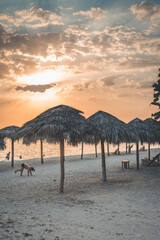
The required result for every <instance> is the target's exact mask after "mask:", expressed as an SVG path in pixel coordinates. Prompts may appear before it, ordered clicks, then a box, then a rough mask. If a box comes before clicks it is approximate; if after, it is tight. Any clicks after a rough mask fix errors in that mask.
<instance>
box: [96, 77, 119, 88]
mask: <svg viewBox="0 0 160 240" xmlns="http://www.w3.org/2000/svg"><path fill="white" fill-rule="evenodd" d="M117 79H119V76H110V77H105V78H101V79H99V80H98V81H97V82H98V84H99V85H100V86H101V87H102V86H108V87H110V86H114V85H115V81H116V80H117Z"/></svg>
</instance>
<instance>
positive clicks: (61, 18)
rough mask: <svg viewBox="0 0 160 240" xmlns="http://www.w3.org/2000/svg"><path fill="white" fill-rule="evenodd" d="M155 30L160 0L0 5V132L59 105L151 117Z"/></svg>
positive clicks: (157, 49)
mask: <svg viewBox="0 0 160 240" xmlns="http://www.w3.org/2000/svg"><path fill="white" fill-rule="evenodd" d="M159 25H160V1H140V0H139V1H135V0H132V1H128V0H121V1H120V0H115V1H109V0H81V1H79V0H74V1H73V0H27V1H26V0H5V1H4V0H0V128H2V127H6V126H10V125H17V126H22V125H23V124H24V123H25V122H27V121H29V120H31V119H32V118H34V117H36V116H37V115H39V114H40V113H41V112H43V111H45V110H47V109H48V108H51V107H54V106H57V105H60V104H64V105H69V106H71V107H74V108H76V109H79V110H81V111H83V112H84V116H85V117H86V118H87V117H89V116H90V115H92V114H94V113H95V112H97V111H99V110H102V111H105V112H108V113H110V114H112V115H114V116H116V117H117V118H119V119H121V120H123V121H125V122H129V121H131V120H132V119H134V118H136V117H138V118H140V119H142V120H144V119H145V118H148V117H151V114H152V113H154V112H156V111H157V109H156V107H155V106H153V105H151V104H150V103H151V102H152V100H153V88H152V84H153V83H154V82H156V81H157V80H158V77H157V74H158V69H159V68H160V28H159Z"/></svg>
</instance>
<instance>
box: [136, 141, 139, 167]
mask: <svg viewBox="0 0 160 240" xmlns="http://www.w3.org/2000/svg"><path fill="white" fill-rule="evenodd" d="M136 160H137V170H139V142H137V143H136Z"/></svg>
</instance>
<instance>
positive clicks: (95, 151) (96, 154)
mask: <svg viewBox="0 0 160 240" xmlns="http://www.w3.org/2000/svg"><path fill="white" fill-rule="evenodd" d="M95 154H96V158H97V144H96V143H95Z"/></svg>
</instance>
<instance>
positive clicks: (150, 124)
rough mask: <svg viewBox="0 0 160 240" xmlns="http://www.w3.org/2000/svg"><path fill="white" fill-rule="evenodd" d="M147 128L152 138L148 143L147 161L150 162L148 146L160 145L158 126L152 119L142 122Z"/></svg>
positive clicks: (159, 129)
mask: <svg viewBox="0 0 160 240" xmlns="http://www.w3.org/2000/svg"><path fill="white" fill-rule="evenodd" d="M143 123H144V124H145V125H146V126H147V129H148V131H149V132H151V133H150V134H151V136H152V138H151V139H150V141H148V159H149V160H150V158H151V156H150V144H151V143H152V144H155V143H158V144H159V143H160V124H159V122H157V121H156V120H154V119H152V118H147V119H145V120H144V121H143Z"/></svg>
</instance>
